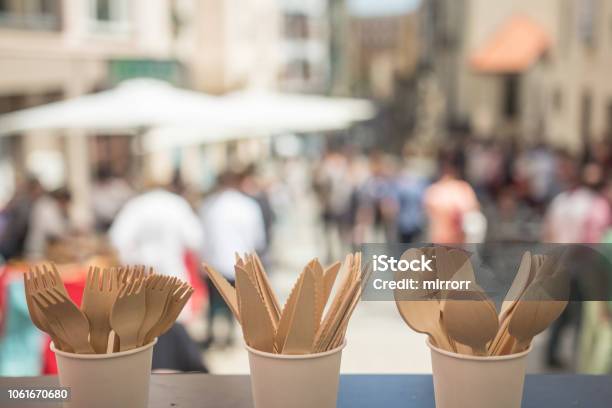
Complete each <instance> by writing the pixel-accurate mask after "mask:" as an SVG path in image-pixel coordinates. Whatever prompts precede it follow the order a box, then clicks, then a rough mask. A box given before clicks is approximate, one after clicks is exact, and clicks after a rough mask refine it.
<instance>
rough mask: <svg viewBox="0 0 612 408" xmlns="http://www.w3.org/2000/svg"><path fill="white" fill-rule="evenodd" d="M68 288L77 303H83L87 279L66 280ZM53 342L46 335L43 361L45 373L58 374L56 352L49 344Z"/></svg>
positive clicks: (69, 293)
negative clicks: (54, 352)
mask: <svg viewBox="0 0 612 408" xmlns="http://www.w3.org/2000/svg"><path fill="white" fill-rule="evenodd" d="M65 286H66V290H67V291H68V295H70V298H71V299H72V300H73V302H74V303H76V304H77V305H80V304H81V299H83V290H84V289H85V279H83V280H80V281H73V282H65ZM50 344H51V339H50V338H49V336H46V340H45V342H44V349H43V355H44V357H43V358H44V361H43V374H57V362H56V361H55V354H53V352H52V351H51V348H50V347H49V345H50Z"/></svg>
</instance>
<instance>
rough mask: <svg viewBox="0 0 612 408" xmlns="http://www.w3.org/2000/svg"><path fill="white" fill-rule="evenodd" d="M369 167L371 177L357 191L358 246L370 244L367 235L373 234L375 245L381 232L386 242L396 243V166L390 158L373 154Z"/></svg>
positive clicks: (397, 207)
mask: <svg viewBox="0 0 612 408" xmlns="http://www.w3.org/2000/svg"><path fill="white" fill-rule="evenodd" d="M369 167H370V175H369V177H368V178H366V179H365V181H364V182H363V183H362V184H361V185H360V186H359V187H358V191H357V211H356V225H355V229H356V232H355V235H356V243H358V244H359V243H363V242H366V241H368V240H370V238H369V237H368V236H367V234H368V232H371V233H373V234H374V240H375V241H377V240H378V239H377V238H376V235H378V234H379V233H381V232H382V235H383V237H384V242H394V241H395V240H396V239H397V224H396V221H397V213H398V210H399V203H398V195H397V185H396V183H395V171H396V168H395V163H394V162H393V159H392V158H391V157H390V156H387V155H384V154H382V153H381V152H372V153H371V154H370V157H369ZM370 229H371V231H368V230H370Z"/></svg>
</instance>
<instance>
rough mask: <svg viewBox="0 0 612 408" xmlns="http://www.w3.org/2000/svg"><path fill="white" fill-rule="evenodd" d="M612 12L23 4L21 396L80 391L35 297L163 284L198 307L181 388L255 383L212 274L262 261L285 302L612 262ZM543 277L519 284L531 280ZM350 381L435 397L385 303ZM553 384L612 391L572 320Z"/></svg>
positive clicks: (6, 339)
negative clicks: (184, 290)
mask: <svg viewBox="0 0 612 408" xmlns="http://www.w3.org/2000/svg"><path fill="white" fill-rule="evenodd" d="M610 66H612V1H608V0H539V1H527V0H512V1H510V0H498V1H495V2H492V1H488V0H378V1H368V0H300V1H298V0H240V1H238V0H199V1H196V0H146V1H145V0H133V1H128V0H0V255H1V259H2V261H1V262H0V264H1V265H3V266H1V267H0V375H5V376H16V375H40V374H42V373H54V372H55V370H56V367H55V361H54V357H53V355H52V354H50V352H49V351H48V339H46V338H45V336H44V335H43V334H42V333H41V332H39V331H37V329H35V328H34V326H33V325H32V324H31V322H30V320H29V317H28V313H27V307H26V304H25V298H24V295H23V284H22V277H23V272H24V271H26V270H27V268H28V264H29V263H30V262H36V261H41V260H51V261H54V262H56V263H58V265H59V266H60V269H61V272H62V274H63V276H64V279H65V281H66V282H67V286H68V290H69V291H70V293H71V295H72V296H73V297H74V299H75V300H76V301H79V298H80V296H81V294H82V288H83V282H84V274H85V273H86V272H87V266H88V265H90V264H96V265H115V264H117V263H140V264H147V265H152V266H155V267H156V268H157V270H158V271H159V272H160V273H165V274H172V275H176V276H180V277H182V278H183V279H186V280H189V281H190V282H191V283H192V284H193V285H194V287H195V288H196V293H195V295H194V297H193V299H192V301H191V302H190V304H189V305H188V307H187V310H186V311H185V313H184V314H183V316H182V317H181V319H180V324H178V325H176V326H175V327H174V328H173V329H172V331H171V332H169V333H168V334H167V335H165V336H164V337H165V338H164V340H163V341H160V344H159V345H158V346H157V347H156V355H155V359H154V366H155V367H156V368H158V369H165V370H182V371H190V370H208V371H210V372H212V373H247V372H248V361H247V356H246V352H245V351H244V348H243V347H242V339H241V334H240V331H239V328H238V327H237V325H236V324H235V323H233V322H232V321H231V318H229V314H228V312H227V309H226V308H224V306H223V303H222V301H221V300H220V299H219V295H218V293H217V292H216V291H215V290H214V288H212V287H211V286H210V285H209V284H208V280H207V279H206V277H205V276H203V275H202V271H201V270H200V268H199V266H198V265H199V263H200V261H206V262H208V263H210V264H211V265H213V266H214V267H215V268H216V269H218V270H219V271H220V272H221V273H223V274H224V275H226V277H227V278H228V279H230V280H231V279H233V269H232V263H233V259H234V251H238V252H239V253H243V252H247V251H257V252H258V253H259V254H260V256H261V257H262V259H263V261H264V264H265V266H266V269H267V270H268V272H269V274H270V276H271V279H272V282H273V285H274V286H275V288H276V289H277V290H278V292H279V294H280V295H281V298H282V300H281V301H283V300H284V298H285V297H286V295H287V294H288V293H289V291H290V289H291V287H292V285H293V281H294V280H295V278H296V277H297V275H298V274H299V272H301V270H302V268H303V266H304V265H305V264H306V262H308V260H309V259H311V258H313V257H318V258H319V259H320V260H321V261H322V262H324V263H326V264H330V263H331V262H333V261H335V260H341V259H343V257H344V255H345V254H346V253H347V252H348V251H350V250H353V249H358V248H359V245H360V244H361V243H366V242H405V243H410V242H435V243H455V244H460V243H464V242H466V243H467V242H533V243H535V242H562V243H567V242H587V243H604V242H612V221H611V220H612V217H611V209H610V208H611V203H612V178H611V170H612V143H611V142H612V81H610V80H609V70H610ZM517 263H518V260H517ZM348 341H349V346H348V348H347V349H346V351H345V353H344V356H343V367H342V368H343V371H345V372H363V373H389V372H397V373H426V372H430V371H431V367H430V361H429V352H428V350H427V348H426V346H425V344H424V341H425V339H424V337H423V336H422V335H418V334H416V333H413V332H411V331H410V330H409V329H408V328H407V327H406V326H405V325H404V324H403V322H402V321H401V319H400V317H399V315H398V314H397V312H396V309H395V305H394V304H393V303H392V302H362V303H361V304H360V305H359V307H358V309H357V311H356V314H355V317H354V319H353V321H352V323H351V325H350V328H349V340H348ZM530 370H531V371H532V372H543V371H551V370H554V371H559V370H563V371H571V372H585V373H593V374H603V373H611V372H612V306H611V305H610V304H606V303H605V302H582V303H575V304H572V305H571V306H570V307H569V308H568V312H567V313H565V314H564V315H563V317H562V318H561V319H560V320H559V321H558V323H557V324H555V326H554V327H553V328H552V329H551V330H549V331H548V332H546V333H544V334H542V335H541V336H539V337H538V338H536V345H535V350H534V352H533V353H531V354H530Z"/></svg>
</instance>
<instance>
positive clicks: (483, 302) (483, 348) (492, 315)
mask: <svg viewBox="0 0 612 408" xmlns="http://www.w3.org/2000/svg"><path fill="white" fill-rule="evenodd" d="M474 285H475V284H474ZM442 316H443V324H444V328H445V329H446V332H447V333H448V335H449V336H450V337H451V338H452V339H454V340H456V341H457V342H459V343H462V344H465V345H468V346H470V347H471V348H472V350H473V351H474V354H476V355H479V356H484V355H486V352H487V343H488V342H490V341H491V340H492V339H493V338H494V337H495V335H496V334H497V330H498V328H499V323H498V321H497V313H496V312H495V306H494V305H493V304H492V302H491V300H490V299H489V298H488V297H487V296H486V295H485V294H484V293H483V292H482V291H481V290H479V288H477V287H476V289H475V290H473V291H470V292H463V291H450V292H448V294H447V298H446V300H445V301H444V303H443V305H442Z"/></svg>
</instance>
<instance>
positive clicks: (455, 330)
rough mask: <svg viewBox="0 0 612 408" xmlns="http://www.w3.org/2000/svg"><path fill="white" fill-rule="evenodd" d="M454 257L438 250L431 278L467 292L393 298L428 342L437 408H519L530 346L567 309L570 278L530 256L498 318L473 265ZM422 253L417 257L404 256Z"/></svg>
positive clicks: (551, 260) (547, 261)
mask: <svg viewBox="0 0 612 408" xmlns="http://www.w3.org/2000/svg"><path fill="white" fill-rule="evenodd" d="M452 251H453V250H448V249H444V248H442V249H439V248H436V255H437V259H436V271H435V272H436V273H435V275H436V276H433V277H428V278H429V279H438V278H439V276H450V277H451V279H453V280H462V281H466V282H470V287H469V290H464V291H457V290H445V291H443V292H440V293H438V294H436V295H435V296H430V295H431V294H428V293H423V291H421V293H419V292H417V295H420V297H421V298H424V299H425V300H421V301H420V302H419V300H414V299H412V300H409V301H406V300H404V299H402V298H400V296H399V294H398V293H397V292H396V303H397V305H398V310H399V311H400V313H401V314H402V317H403V318H404V320H406V322H407V323H408V324H409V326H411V327H416V329H419V331H421V332H424V333H427V334H428V335H429V339H428V342H427V344H428V346H429V347H430V349H431V358H432V368H433V379H434V392H435V400H436V406H437V408H453V407H460V406H470V407H476V408H481V407H482V408H485V407H492V406H495V407H505V408H518V407H520V404H521V398H522V389H523V383H524V377H525V364H526V356H527V354H528V353H529V351H530V350H531V340H532V339H533V337H534V336H535V335H537V334H538V333H541V332H542V331H543V330H545V329H546V327H548V326H549V325H550V323H552V321H554V320H555V319H556V318H557V317H558V316H559V314H560V313H561V312H562V311H563V309H564V307H565V305H566V304H567V301H566V300H562V299H567V296H568V293H567V282H566V277H565V276H563V274H559V273H558V272H557V271H558V269H559V268H557V267H556V265H557V263H558V262H557V261H556V260H555V259H554V258H551V257H544V256H541V255H534V256H532V255H531V254H530V253H529V252H527V253H525V255H524V256H523V259H522V261H521V264H520V267H519V271H518V273H517V275H516V277H515V281H514V283H513V285H512V287H511V288H510V290H509V291H508V294H507V296H506V299H505V300H504V302H503V304H502V308H501V310H500V312H499V313H498V312H497V310H496V309H495V305H494V304H493V302H492V301H491V300H490V299H489V297H488V296H487V295H486V294H485V292H484V291H483V290H482V288H480V287H479V286H478V284H477V283H476V279H475V276H474V273H473V271H472V267H471V264H470V262H469V260H467V259H465V260H464V259H462V258H461V257H460V256H457V253H455V254H453V253H452ZM418 254H419V252H418V251H417V252H415V250H412V251H407V252H406V253H405V256H416V255H418ZM453 259H454V260H453ZM417 279H418V277H417ZM421 279H422V278H421ZM437 299H439V301H437ZM421 303H423V304H427V308H426V309H427V310H428V313H427V315H428V316H429V318H428V319H425V318H423V316H422V314H418V313H416V312H417V311H418V310H419V309H424V308H425V306H423V305H422V304H421ZM415 305H416V306H415ZM424 319H425V320H428V321H424Z"/></svg>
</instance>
